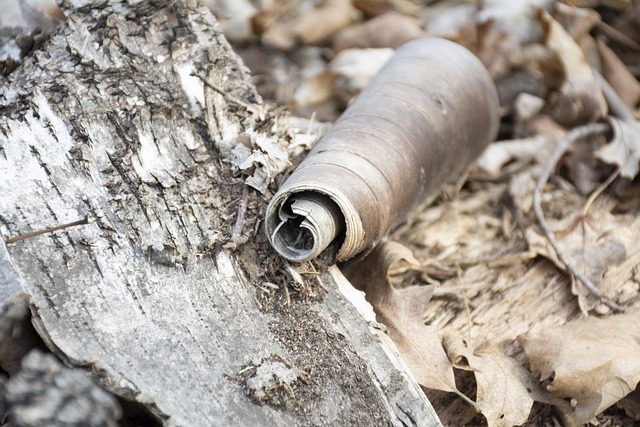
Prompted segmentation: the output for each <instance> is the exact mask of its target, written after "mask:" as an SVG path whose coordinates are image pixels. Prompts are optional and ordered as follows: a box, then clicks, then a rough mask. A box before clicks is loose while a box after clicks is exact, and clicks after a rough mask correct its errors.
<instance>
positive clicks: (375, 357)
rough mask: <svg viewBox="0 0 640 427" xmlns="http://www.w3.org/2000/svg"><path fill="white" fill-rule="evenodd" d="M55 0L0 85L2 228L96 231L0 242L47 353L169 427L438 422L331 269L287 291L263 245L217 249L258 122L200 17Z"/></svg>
mask: <svg viewBox="0 0 640 427" xmlns="http://www.w3.org/2000/svg"><path fill="white" fill-rule="evenodd" d="M89 4H90V6H89ZM63 7H64V11H65V14H66V15H67V21H66V22H65V23H64V24H63V25H62V26H60V27H59V28H58V29H57V30H56V31H55V32H54V33H53V34H52V36H51V38H50V39H49V40H48V41H47V42H46V43H44V45H43V46H42V48H41V49H39V50H38V51H36V52H34V53H33V54H32V55H31V56H29V57H28V58H26V60H25V62H24V64H23V65H22V66H21V67H20V68H18V69H17V70H16V71H14V72H13V73H12V74H10V75H9V77H8V78H7V80H6V81H5V82H3V84H2V86H1V87H0V112H1V116H0V194H1V195H2V197H0V227H1V228H0V231H2V233H3V234H4V235H5V236H7V235H9V236H15V235H19V234H23V233H27V232H31V231H34V230H38V229H43V228H47V227H50V226H55V225H57V224H61V223H66V222H70V221H74V220H77V219H79V218H83V217H85V216H88V217H91V218H94V219H95V221H94V222H92V223H90V224H87V225H82V226H76V227H70V228H66V229H64V230H61V231H56V232H53V233H48V234H43V235H40V236H36V237H31V238H28V239H24V240H21V241H18V242H15V243H11V244H9V245H7V246H8V248H9V252H8V253H6V252H2V250H3V249H4V248H3V247H2V245H0V269H1V270H2V271H0V281H1V282H0V284H2V286H5V283H6V284H7V285H6V288H5V289H3V290H2V292H0V295H1V296H2V298H3V300H4V299H5V294H10V293H12V292H13V291H14V290H15V284H16V282H19V283H20V286H21V287H22V288H23V289H24V290H25V291H26V292H27V294H28V295H29V296H30V297H31V300H32V313H33V317H34V323H35V326H36V329H37V330H38V332H39V334H40V335H41V336H42V337H43V339H44V340H45V342H46V343H47V346H48V347H49V348H50V349H51V350H52V351H54V352H55V353H56V354H57V355H58V356H59V357H61V358H62V359H63V360H64V361H65V362H66V363H67V364H69V365H71V366H75V367H84V368H87V369H89V370H90V372H91V373H92V375H93V376H94V377H95V378H96V379H97V380H98V382H99V383H100V384H101V385H102V386H103V387H105V388H106V389H107V390H109V391H111V392H113V393H115V394H116V395H118V396H120V397H122V398H123V399H126V400H131V401H136V402H139V403H142V404H144V405H146V406H147V407H148V408H149V409H150V410H151V411H152V412H153V413H154V414H155V415H156V416H157V417H158V418H160V419H162V420H163V422H164V423H165V425H182V426H206V425H310V424H315V425H329V424H333V425H370V424H371V423H374V424H375V425H438V424H439V421H438V419H437V417H436V415H435V413H434V412H433V409H432V408H431V405H430V404H429V402H428V400H427V399H426V397H425V396H424V394H423V393H422V391H421V390H420V388H419V387H418V386H417V384H416V383H415V381H414V380H413V379H412V378H411V376H410V375H409V374H408V373H407V371H406V368H405V366H404V365H403V364H402V362H401V361H399V359H398V358H397V353H396V352H395V351H394V349H393V346H392V344H390V342H389V340H388V339H387V338H386V336H384V335H383V334H382V333H381V332H380V331H378V330H377V329H375V328H372V327H371V326H369V324H368V323H367V321H366V320H365V319H364V318H363V316H362V315H361V314H360V312H359V311H358V309H357V308H356V307H355V306H354V305H352V303H351V302H350V301H349V299H348V298H347V297H346V296H345V294H344V292H343V291H345V292H346V290H348V289H349V287H350V285H349V284H348V283H347V282H346V281H344V278H342V277H341V275H340V273H339V271H337V269H335V267H334V268H332V269H330V270H329V272H328V273H326V274H324V275H323V276H322V277H321V278H318V277H317V276H314V275H313V274H307V275H304V274H303V276H302V277H303V280H302V281H298V282H295V281H293V280H292V279H291V278H290V277H289V276H286V275H285V274H284V273H283V271H284V268H285V267H284V266H283V265H282V264H281V261H279V260H278V259H277V258H275V257H274V256H273V254H271V252H269V251H268V250H267V249H265V246H264V245H261V244H260V241H259V240H260V239H258V241H253V240H252V241H250V242H249V243H248V244H247V245H245V246H242V247H241V248H240V249H239V250H237V251H235V252H231V251H230V250H229V249H225V248H224V244H225V243H227V241H228V240H229V236H230V235H231V227H230V224H232V223H233V221H234V220H235V218H234V215H235V209H236V208H235V205H234V204H233V202H234V200H236V199H237V198H238V197H239V195H240V189H241V182H240V183H236V181H234V180H233V178H232V177H231V176H230V174H229V171H228V170H227V169H226V167H225V165H224V164H223V163H222V162H221V160H222V159H223V155H224V153H226V152H227V151H228V150H229V148H230V147H232V146H233V144H234V143H235V142H236V139H237V138H238V137H239V135H240V134H241V133H242V132H249V131H250V132H265V130H266V131H268V130H269V129H270V128H271V124H272V122H271V119H270V118H269V117H270V116H269V114H268V113H266V112H264V109H263V108H262V107H261V105H260V99H259V96H258V95H257V93H256V91H255V89H254V88H253V86H252V85H251V84H250V80H249V74H248V71H247V70H246V68H245V67H244V66H243V65H242V64H241V61H240V60H239V59H238V57H237V56H236V55H235V54H234V53H233V51H232V50H231V48H230V47H229V45H228V44H227V42H226V41H225V40H224V38H223V37H222V35H221V34H220V32H219V30H218V25H217V23H216V22H215V20H214V18H213V17H212V16H211V15H210V13H209V11H208V10H207V9H205V8H203V7H201V6H199V5H198V3H197V2H195V1H191V0H184V1H177V2H175V3H173V4H172V8H171V10H170V9H169V8H168V7H167V5H166V2H163V1H152V2H139V3H138V2H132V1H131V2H124V1H115V0H114V1H101V2H86V1H83V0H70V1H65V2H64V6H63ZM174 20H175V21H174ZM176 21H177V22H176ZM194 74H197V75H198V76H200V77H202V79H204V80H206V81H207V82H209V83H208V84H203V80H202V79H201V78H200V77H195V76H194ZM249 205H250V209H249V212H248V213H247V221H246V226H245V230H246V232H245V233H247V234H251V235H252V233H253V232H254V230H255V229H256V228H257V225H256V224H257V221H258V220H259V217H260V215H259V214H260V212H261V210H262V209H264V206H265V201H264V200H263V199H261V198H260V197H258V196H257V195H256V194H252V195H251V198H250V201H249ZM231 246H233V245H231ZM265 255H266V256H267V257H266V258H264V257H265ZM293 276H296V274H295V273H293ZM271 281H275V282H277V283H278V284H279V289H277V290H276V289H274V287H273V286H272V285H271V287H268V286H264V283H266V282H271ZM9 286H13V287H12V288H9ZM285 287H290V288H291V301H290V302H287V298H285V292H284V289H285ZM294 288H295V289H296V290H294ZM355 295H356V297H355V298H356V299H357V294H355ZM362 306H363V307H365V309H366V305H364V304H362ZM361 310H362V308H361Z"/></svg>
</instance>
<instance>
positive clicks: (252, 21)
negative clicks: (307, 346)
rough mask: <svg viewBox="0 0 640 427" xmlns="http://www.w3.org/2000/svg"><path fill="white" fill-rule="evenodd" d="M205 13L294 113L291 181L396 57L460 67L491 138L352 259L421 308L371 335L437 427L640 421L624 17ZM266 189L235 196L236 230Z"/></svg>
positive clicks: (626, 11) (584, 12) (362, 2)
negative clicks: (422, 294) (433, 55)
mask: <svg viewBox="0 0 640 427" xmlns="http://www.w3.org/2000/svg"><path fill="white" fill-rule="evenodd" d="M208 3H210V7H211V8H212V10H213V11H214V13H215V14H216V16H217V17H218V19H219V21H220V22H221V25H222V29H223V31H224V33H225V35H226V36H227V38H228V39H229V40H230V42H231V43H232V45H233V46H234V49H235V50H236V52H237V53H238V54H239V55H240V57H241V58H242V59H243V60H244V62H245V63H246V65H247V66H248V67H249V68H250V70H251V71H252V75H253V76H254V77H253V78H254V83H255V84H256V86H257V88H258V91H259V92H260V94H261V95H262V97H263V98H264V100H265V103H266V104H268V105H269V106H271V107H273V108H274V109H281V108H282V109H287V110H289V111H290V112H291V117H290V118H289V119H288V120H287V122H286V124H283V126H284V127H286V126H289V127H291V128H294V127H297V130H296V131H292V133H291V135H285V136H286V139H287V141H288V142H286V144H287V150H288V153H289V155H290V165H289V170H290V169H291V168H293V167H294V166H295V165H296V164H297V163H298V162H299V161H300V159H301V157H302V156H303V155H304V153H305V152H306V151H308V150H309V149H310V148H311V147H312V146H313V144H314V143H315V142H316V141H317V140H318V139H319V138H320V137H321V136H322V135H323V134H324V133H326V132H327V130H328V129H330V128H331V123H332V122H334V121H335V120H336V119H337V118H338V117H339V116H340V113H341V112H342V111H343V110H344V109H345V108H346V106H347V105H348V104H349V101H350V100H351V99H352V98H353V97H354V96H357V94H358V93H359V91H360V90H361V89H362V88H363V87H364V86H365V85H366V84H367V82H368V81H369V80H370V79H371V78H372V77H373V75H375V73H376V72H377V70H379V69H380V68H381V67H382V65H383V64H384V63H385V62H386V61H387V60H388V59H389V58H390V57H391V55H392V54H393V51H394V49H395V48H397V47H399V46H400V45H402V44H403V43H405V42H407V41H409V40H412V39H416V38H420V37H426V36H429V37H434V36H437V37H444V38H447V39H450V40H453V41H456V42H458V43H460V44H462V45H464V46H465V47H467V48H468V49H469V50H471V51H472V52H473V53H474V54H476V55H477V56H478V57H479V58H480V59H481V60H482V62H483V63H484V65H485V66H486V67H487V69H488V70H489V72H490V74H491V76H492V77H493V79H494V81H495V82H496V86H497V89H498V93H499V96H500V102H501V113H502V119H501V127H500V133H499V136H498V140H497V142H495V143H493V144H492V145H490V146H489V147H488V148H487V150H486V151H485V152H484V154H483V155H482V156H481V157H480V158H478V159H477V160H476V161H475V162H474V164H473V165H472V166H471V167H470V168H469V169H468V170H467V171H466V172H465V174H464V176H462V177H452V178H453V181H454V182H452V183H451V184H450V185H448V186H447V187H446V188H445V189H443V191H442V193H441V194H440V195H439V196H438V198H437V199H436V200H435V201H434V202H433V203H431V204H429V205H427V206H425V207H422V208H420V209H418V210H416V211H415V212H414V213H413V214H412V215H411V216H410V217H409V218H407V220H406V221H405V222H404V223H403V224H402V225H401V226H400V227H398V228H397V229H396V230H394V232H393V233H392V234H391V236H390V238H389V242H388V243H387V244H386V245H385V246H384V250H381V251H376V252H375V253H374V254H373V255H372V257H370V258H369V259H368V260H365V261H364V262H368V263H374V264H364V265H365V266H367V265H368V266H369V267H370V268H372V269H373V268H377V269H379V270H380V272H381V275H382V277H383V278H384V277H387V275H388V277H389V281H390V282H389V286H393V287H394V288H391V289H392V290H391V291H389V292H394V289H397V290H405V291H406V290H408V289H414V287H421V288H424V289H425V290H426V289H428V293H429V299H430V300H429V302H428V303H427V304H426V305H425V306H424V307H417V308H416V307H412V308H411V310H409V309H406V310H407V311H404V312H400V311H401V310H402V307H405V306H404V305H403V303H404V302H406V301H404V300H403V298H405V297H403V295H404V296H407V295H411V294H410V293H409V292H405V293H397V294H394V295H396V298H397V299H398V301H399V303H398V305H396V306H394V307H392V308H389V307H380V306H376V305H375V304H374V308H375V309H376V310H377V311H378V312H380V311H383V312H384V310H388V311H387V312H386V314H387V315H389V316H391V317H392V318H395V319H399V320H402V321H403V322H406V323H402V322H401V323H400V326H397V325H396V326H393V325H391V326H390V325H386V326H387V328H389V329H391V331H390V334H393V333H396V336H399V337H401V339H400V340H401V341H400V342H398V341H397V344H398V346H399V347H400V350H401V352H402V353H403V356H405V357H406V358H407V360H408V364H409V365H410V366H411V368H412V370H414V375H416V377H417V378H419V382H420V384H421V386H423V388H424V389H425V392H426V394H427V395H428V397H429V399H430V401H431V402H432V404H433V406H434V408H435V410H436V412H437V413H438V415H439V416H440V418H441V419H442V421H443V423H444V424H445V425H449V426H460V425H467V426H476V425H477V426H482V425H489V426H492V427H493V426H510V425H523V424H524V425H527V426H556V425H585V424H587V425H594V426H632V425H636V424H637V423H638V422H640V393H639V392H638V391H635V392H634V390H635V388H636V386H637V384H638V382H639V381H640V374H639V372H640V309H639V307H640V300H639V298H638V292H639V291H640V268H638V265H640V243H639V242H640V191H639V190H640V187H639V185H640V184H639V183H638V182H637V179H636V175H637V174H638V172H639V170H640V165H639V159H640V154H638V153H640V124H639V123H638V119H639V118H640V111H639V110H638V106H639V104H640V81H639V78H640V2H638V1H631V0H627V1H625V0H590V1H586V0H576V1H565V2H557V1H544V0H527V1H521V2H512V1H510V0H502V1H500V0H494V1H485V2H472V1H463V0H450V1H446V0H445V1H435V2H422V1H418V0H325V1H303V0H300V1H291V0H274V1H271V2H261V4H257V3H259V2H252V1H249V0H243V1H239V0H230V1H214V0H210V1H209V2H208ZM425 3H429V4H428V5H425ZM480 3H483V5H479V4H480ZM49 12H50V11H49ZM50 13H53V14H55V12H50ZM0 24H4V25H6V23H3V22H2V21H0ZM3 65H4V66H6V67H8V66H9V65H7V64H4V63H3ZM434 85H437V82H434ZM460 125H461V126H464V124H460ZM280 132H284V133H285V134H286V131H282V130H280ZM235 166H237V170H236V172H238V175H239V176H240V175H242V174H244V175H242V176H247V177H248V176H250V175H251V174H252V173H255V170H256V168H255V167H254V166H255V165H251V167H247V168H245V169H244V170H243V168H242V165H240V164H237V165H235ZM262 166H264V165H262ZM284 175H286V174H284ZM281 179H282V175H279V176H278V177H275V182H273V183H271V187H269V188H268V189H264V188H262V190H263V191H264V192H265V194H266V195H265V196H264V197H262V196H261V197H258V196H256V194H257V193H256V191H254V189H252V190H251V195H250V196H249V200H250V201H249V204H250V209H249V214H248V219H247V225H246V228H247V229H252V230H255V232H256V234H260V231H259V223H260V220H261V218H262V215H263V214H264V208H265V207H266V202H267V201H268V196H269V194H270V192H271V191H273V190H275V188H276V187H277V184H278V183H279V181H281ZM253 182H255V181H253ZM260 184H261V185H264V182H262V183H260ZM254 188H256V186H254ZM258 240H261V246H262V247H264V245H265V242H264V238H263V237H260V238H259V239H258ZM241 250H244V251H247V256H255V253H254V252H252V251H253V250H254V249H252V248H251V247H250V246H249V247H246V248H244V249H241ZM387 266H388V268H387ZM274 268H275V267H274ZM363 268H364V267H363ZM250 273H251V272H250ZM256 274H263V273H262V272H256ZM384 285H385V283H384V280H383V283H382V284H381V286H384ZM291 292H294V293H295V292H308V289H307V290H305V289H293V290H291ZM412 321H415V322H417V323H419V324H420V325H421V326H424V328H423V329H420V328H417V329H416V328H413V327H408V326H403V325H405V324H411V325H414V324H413V323H411V322H412ZM392 336H393V335H392ZM434 343H435V345H434ZM434 360H437V361H438V363H437V367H435V368H434V365H436V363H434ZM420 369H423V370H425V371H429V372H430V373H431V374H429V375H422V373H421V372H418V371H416V370H420ZM423 377H424V378H425V379H424V380H420V379H421V378H423ZM433 377H435V378H436V379H441V378H454V380H453V382H451V381H448V380H447V381H444V382H445V383H446V384H445V385H441V383H440V382H438V381H432V380H431V379H430V378H433Z"/></svg>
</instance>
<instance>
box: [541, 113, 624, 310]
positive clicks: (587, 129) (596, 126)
mask: <svg viewBox="0 0 640 427" xmlns="http://www.w3.org/2000/svg"><path fill="white" fill-rule="evenodd" d="M608 129H609V127H608V126H607V125H605V124H602V123H592V124H588V125H585V126H581V127H578V128H575V129H572V130H571V131H570V132H569V133H567V135H566V137H565V138H564V139H563V140H562V142H561V143H560V145H559V146H558V148H556V150H555V151H554V152H553V155H552V156H551V159H549V162H548V163H547V166H546V168H545V170H544V172H543V173H542V176H540V179H538V182H537V184H536V188H535V191H534V192H533V212H534V214H535V216H536V219H537V220H538V223H539V224H540V227H541V228H542V231H543V232H544V235H545V237H546V238H547V240H548V241H549V244H551V247H552V248H553V250H554V251H555V253H556V256H557V257H558V260H560V262H561V263H562V264H563V265H564V266H565V268H566V269H567V271H568V272H569V273H571V274H572V275H573V277H575V278H576V279H578V280H579V281H580V282H582V284H583V285H584V286H585V287H586V288H587V289H588V290H589V292H591V293H592V294H593V295H595V296H596V297H598V298H600V299H601V300H602V302H603V303H604V304H605V305H607V306H608V307H609V308H611V309H612V310H615V311H624V307H622V306H620V305H618V304H616V303H615V302H613V301H610V300H608V299H606V297H605V296H604V295H603V294H602V291H601V290H600V289H598V288H597V287H596V286H595V285H594V284H593V283H592V282H591V280H589V278H588V277H586V276H585V275H584V274H582V273H581V272H580V271H578V269H577V268H576V267H575V266H574V265H573V264H572V263H571V262H570V260H569V259H568V258H567V257H566V256H565V254H564V253H563V252H562V250H561V249H560V246H559V245H558V242H557V241H556V239H555V237H554V235H553V231H551V229H550V228H549V225H548V224H547V220H546V219H545V217H544V212H543V211H542V205H541V198H542V190H543V188H544V186H545V185H546V184H547V181H549V177H550V176H551V172H552V171H553V170H554V169H555V167H556V165H557V164H558V162H559V161H560V159H561V158H562V156H563V155H564V153H565V152H566V151H567V150H568V149H569V147H571V145H573V144H574V143H575V141H577V140H579V139H582V138H585V137H587V136H589V135H592V134H594V133H600V132H606V131H607V130H608Z"/></svg>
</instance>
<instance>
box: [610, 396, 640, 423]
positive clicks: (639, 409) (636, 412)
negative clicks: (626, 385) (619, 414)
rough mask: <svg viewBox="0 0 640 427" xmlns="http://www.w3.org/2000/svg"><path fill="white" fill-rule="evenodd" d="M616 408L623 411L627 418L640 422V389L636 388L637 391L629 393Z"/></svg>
mask: <svg viewBox="0 0 640 427" xmlns="http://www.w3.org/2000/svg"><path fill="white" fill-rule="evenodd" d="M616 406H617V407H618V408H621V409H623V410H624V412H625V413H626V414H627V416H629V417H631V418H633V419H634V420H636V421H640V388H636V389H635V391H632V392H631V393H629V394H628V395H627V396H626V397H625V398H624V399H622V400H621V401H619V402H618V404H617V405H616Z"/></svg>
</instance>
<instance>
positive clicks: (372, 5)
mask: <svg viewBox="0 0 640 427" xmlns="http://www.w3.org/2000/svg"><path fill="white" fill-rule="evenodd" d="M353 5H354V6H355V7H356V8H358V9H360V10H361V11H362V12H363V13H364V14H365V15H367V16H377V15H381V14H383V13H385V12H389V11H391V10H393V11H396V12H400V13H402V14H405V15H415V14H417V13H418V12H419V11H420V9H421V7H422V6H421V4H420V0H353Z"/></svg>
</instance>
